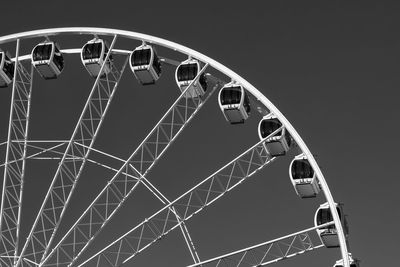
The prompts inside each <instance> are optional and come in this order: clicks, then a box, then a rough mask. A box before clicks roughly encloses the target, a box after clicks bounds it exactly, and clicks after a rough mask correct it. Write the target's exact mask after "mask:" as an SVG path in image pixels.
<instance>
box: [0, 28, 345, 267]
mask: <svg viewBox="0 0 400 267" xmlns="http://www.w3.org/2000/svg"><path fill="white" fill-rule="evenodd" d="M60 34H87V35H96V34H99V35H110V36H112V35H118V36H120V37H124V38H128V39H134V40H141V41H145V42H147V43H150V44H156V45H160V46H163V47H166V48H170V49H172V50H174V51H178V52H181V53H183V54H186V55H188V56H190V57H193V58H196V59H198V60H201V61H202V62H207V63H208V64H209V65H210V67H213V68H215V69H216V70H218V71H220V72H222V73H224V74H225V75H227V76H228V77H230V78H231V79H232V80H235V81H237V82H238V83H240V84H241V85H242V86H243V87H245V88H246V90H247V91H249V92H250V93H251V94H252V95H253V96H254V97H255V98H256V99H257V100H258V101H260V102H262V103H263V104H264V105H265V106H266V107H267V108H268V109H269V110H270V111H271V112H272V113H273V114H274V115H276V116H277V117H278V118H279V120H280V121H281V122H282V124H283V125H284V127H285V129H286V130H287V131H288V132H289V133H290V135H291V136H292V138H293V139H294V140H295V142H296V143H297V145H298V146H299V148H300V149H301V150H302V152H303V153H304V154H305V156H306V157H307V158H308V160H309V162H310V164H311V166H312V167H313V169H314V171H315V172H316V175H317V177H318V180H319V182H320V185H321V188H322V190H323V192H324V195H325V198H326V200H327V202H328V204H329V207H330V210H331V212H332V216H333V219H334V222H335V226H336V229H337V231H338V236H339V241H340V251H341V254H342V258H343V259H344V267H350V264H349V258H348V251H347V245H346V237H345V235H344V232H343V228H342V225H341V223H340V219H339V215H338V213H337V211H336V208H335V202H334V200H333V196H332V194H331V192H330V190H329V187H328V184H327V182H326V180H325V177H324V175H323V173H322V171H321V169H320V168H319V166H318V164H317V162H316V160H315V158H314V156H313V155H312V154H311V151H310V150H309V149H308V147H307V145H306V144H305V142H304V141H303V139H302V138H301V137H300V135H299V134H298V132H297V131H296V130H295V128H294V127H293V126H292V124H291V123H290V122H289V121H288V120H287V119H286V117H285V116H284V115H283V114H282V113H281V112H280V111H279V110H278V108H276V107H275V105H274V104H273V103H272V102H271V101H270V100H269V99H268V98H266V97H265V96H264V95H263V94H262V93H261V92H260V91H258V90H257V89H256V88H255V87H254V86H253V85H252V84H250V83H249V82H248V81H247V80H245V79H244V78H242V77H241V76H239V75H238V74H237V73H236V72H234V71H232V70H231V69H229V68H228V67H226V66H224V65H222V64H221V63H219V62H217V61H215V60H213V59H212V58H210V57H208V56H206V55H203V54H201V53H199V52H197V51H195V50H193V49H190V48H188V47H185V46H183V45H180V44H177V43H175V42H171V41H168V40H165V39H162V38H158V37H154V36H151V35H147V34H142V33H137V32H131V31H125V30H117V29H107V28H92V27H68V28H53V29H42V30H35V31H28V32H22V33H16V34H11V35H7V36H3V37H0V44H2V43H7V42H11V41H15V40H17V39H19V38H20V39H25V38H32V37H42V36H52V35H60Z"/></svg>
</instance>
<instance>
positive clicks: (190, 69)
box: [175, 58, 207, 98]
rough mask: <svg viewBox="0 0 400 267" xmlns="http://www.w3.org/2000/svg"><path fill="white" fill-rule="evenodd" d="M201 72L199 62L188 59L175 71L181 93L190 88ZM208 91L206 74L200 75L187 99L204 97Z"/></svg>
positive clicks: (187, 93) (188, 92) (189, 90)
mask: <svg viewBox="0 0 400 267" xmlns="http://www.w3.org/2000/svg"><path fill="white" fill-rule="evenodd" d="M200 70H201V64H200V62H199V61H198V60H195V59H191V58H189V59H187V60H185V61H183V62H182V63H181V64H180V65H179V66H178V67H177V68H176V71H175V80H176V83H177V84H178V86H179V88H180V90H181V92H183V91H185V89H186V88H187V87H188V86H189V84H190V83H191V82H192V81H193V80H194V78H195V77H196V76H197V74H198V73H199V71H200ZM206 90H207V79H206V76H205V74H204V73H202V74H201V75H200V77H199V78H198V80H197V81H195V82H194V83H193V84H192V86H191V88H189V89H188V90H187V91H186V94H185V97H186V98H193V97H199V96H202V95H203V94H204V93H205V92H206Z"/></svg>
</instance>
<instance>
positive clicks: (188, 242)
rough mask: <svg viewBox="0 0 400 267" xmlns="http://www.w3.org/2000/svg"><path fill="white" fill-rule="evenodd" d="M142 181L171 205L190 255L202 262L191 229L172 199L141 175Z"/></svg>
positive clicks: (159, 197) (164, 201)
mask: <svg viewBox="0 0 400 267" xmlns="http://www.w3.org/2000/svg"><path fill="white" fill-rule="evenodd" d="M141 183H142V184H143V185H144V186H145V187H146V188H147V189H148V190H149V191H150V192H151V193H152V194H153V195H155V196H156V198H158V199H159V200H160V201H161V203H163V204H164V205H170V207H169V209H170V211H172V212H173V213H174V215H175V217H176V219H177V220H178V221H179V222H180V223H181V224H180V225H179V227H180V229H181V232H182V235H183V238H184V239H185V242H186V245H187V247H188V249H189V252H190V255H191V256H192V259H193V261H194V262H195V263H199V262H200V257H199V254H198V253H197V250H196V247H195V245H194V243H193V239H192V237H191V236H190V233H189V230H188V229H187V226H186V223H185V222H184V221H182V218H181V217H179V215H178V213H177V212H176V210H175V208H174V207H173V206H172V205H171V201H169V200H168V198H167V197H165V196H164V195H163V194H162V193H161V192H160V191H159V190H158V189H157V188H156V187H155V186H154V185H153V184H152V183H150V182H149V180H147V178H146V177H141Z"/></svg>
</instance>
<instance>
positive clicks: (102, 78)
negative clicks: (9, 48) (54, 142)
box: [17, 35, 128, 266]
mask: <svg viewBox="0 0 400 267" xmlns="http://www.w3.org/2000/svg"><path fill="white" fill-rule="evenodd" d="M116 39H117V36H116V35H115V36H114V38H113V41H112V43H111V46H110V50H109V52H108V53H107V56H106V59H105V60H104V63H103V65H102V66H101V69H100V72H99V73H100V74H101V73H103V69H104V68H105V65H106V64H107V62H109V63H110V65H111V72H110V73H108V74H104V75H98V76H97V78H96V80H95V83H94V85H93V87H92V90H91V92H90V95H89V97H88V100H87V102H86V104H85V107H84V109H83V111H82V113H81V116H80V118H79V120H78V123H77V125H76V127H75V130H74V132H73V134H72V137H71V139H70V140H69V142H68V144H67V148H66V150H65V153H64V154H63V157H62V159H61V161H60V164H59V166H58V168H57V171H56V173H55V175H54V178H53V181H52V183H51V185H50V188H49V191H48V193H47V195H46V197H45V200H44V201H43V204H42V206H41V208H40V211H39V213H38V216H37V217H36V220H35V222H34V224H33V226H32V229H31V231H30V233H29V236H28V238H27V240H26V242H25V245H24V248H23V249H22V252H21V257H20V258H19V260H18V263H17V266H19V265H22V266H24V265H29V266H30V264H26V262H27V261H26V260H29V262H33V263H39V262H40V260H41V259H43V258H44V257H45V256H46V255H47V252H48V250H49V247H50V246H51V243H52V241H53V238H54V236H55V233H56V231H57V229H58V227H59V225H60V222H61V220H62V217H63V215H64V212H65V210H66V208H67V206H68V202H69V200H70V197H71V195H72V193H73V191H74V189H75V186H76V183H77V181H78V179H79V177H80V175H81V173H82V170H83V168H84V166H85V164H86V161H87V158H88V156H89V153H90V151H91V150H90V148H91V147H92V146H93V144H94V141H95V139H96V136H97V134H98V132H99V130H100V127H101V124H102V122H103V119H104V117H105V115H106V112H107V110H108V107H109V105H110V103H111V100H112V98H113V96H114V93H115V91H116V89H117V87H118V84H119V81H120V79H121V76H122V73H123V72H124V70H125V67H126V64H127V62H128V58H126V60H125V62H124V64H123V65H122V67H121V69H118V68H117V67H116V66H115V64H114V63H113V61H111V60H110V59H109V58H110V55H111V53H112V48H113V46H114V44H115V42H116ZM76 143H79V144H82V145H83V146H80V145H76ZM22 258H24V259H25V261H22Z"/></svg>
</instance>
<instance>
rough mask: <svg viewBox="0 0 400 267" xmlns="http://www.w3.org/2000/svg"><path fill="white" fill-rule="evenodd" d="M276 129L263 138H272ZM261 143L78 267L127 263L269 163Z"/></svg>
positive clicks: (114, 266) (269, 159)
mask: <svg viewBox="0 0 400 267" xmlns="http://www.w3.org/2000/svg"><path fill="white" fill-rule="evenodd" d="M279 130H280V129H278V130H277V131H275V132H273V133H272V134H271V135H269V136H268V137H266V138H270V137H271V136H273V135H275V134H276V133H278V132H279ZM264 140H265V139H264ZM264 140H262V141H260V142H258V143H256V144H255V145H254V146H252V147H251V148H249V149H248V150H247V151H245V152H244V153H242V154H241V155H239V156H238V157H237V158H235V159H233V160H232V161H231V162H230V163H228V164H227V165H225V166H224V167H222V168H221V169H219V170H218V171H217V172H215V173H214V174H212V175H211V176H209V177H208V178H206V179H205V180H203V181H202V182H201V183H199V184H198V185H196V186H195V187H193V188H192V189H190V190H189V191H188V192H186V193H184V194H183V195H182V196H180V197H179V198H177V199H176V200H174V201H173V202H171V203H170V204H168V205H166V206H164V208H162V209H161V210H159V211H158V212H156V213H155V214H153V215H152V216H151V217H150V218H148V219H146V220H144V221H143V222H142V223H141V224H139V225H137V226H136V227H134V228H132V229H131V230H130V231H128V232H127V233H126V234H124V235H123V236H121V237H120V238H118V239H117V240H115V241H114V242H112V243H111V244H110V245H108V246H107V247H105V248H104V249H102V250H101V251H99V252H98V253H96V254H95V255H94V256H92V257H91V258H89V259H88V260H86V261H85V262H83V263H82V264H80V265H79V266H84V265H85V264H89V263H96V264H94V266H102V267H103V266H113V267H116V266H122V265H123V264H125V263H126V262H128V261H129V260H130V259H132V258H133V257H135V256H136V255H137V254H139V253H141V252H142V251H144V250H145V249H146V248H148V247H149V246H151V245H152V244H154V243H155V242H157V241H158V240H160V239H161V238H163V237H164V236H166V235H167V234H168V233H169V232H171V231H172V230H174V229H175V228H177V227H179V226H180V225H181V224H182V223H183V222H185V221H187V220H188V219H190V218H191V217H193V216H194V215H195V214H197V213H199V212H200V211H202V210H203V209H204V208H206V207H207V206H209V205H211V204H213V203H214V202H215V201H217V200H218V199H220V198H221V197H222V196H224V195H225V194H226V193H227V192H229V191H231V190H232V189H233V188H235V187H236V186H238V185H240V184H241V183H243V182H244V181H245V180H247V179H248V178H249V177H251V176H252V175H254V174H255V173H256V172H258V171H259V170H261V169H262V168H264V167H265V166H266V165H268V164H269V163H270V162H272V161H273V160H274V159H275V158H270V156H269V154H268V153H267V152H266V151H265V148H264V145H263V142H264ZM171 207H174V209H175V212H176V213H177V214H178V215H179V217H180V218H181V220H178V219H176V217H175V215H174V214H173V212H171V209H170V208H171Z"/></svg>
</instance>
